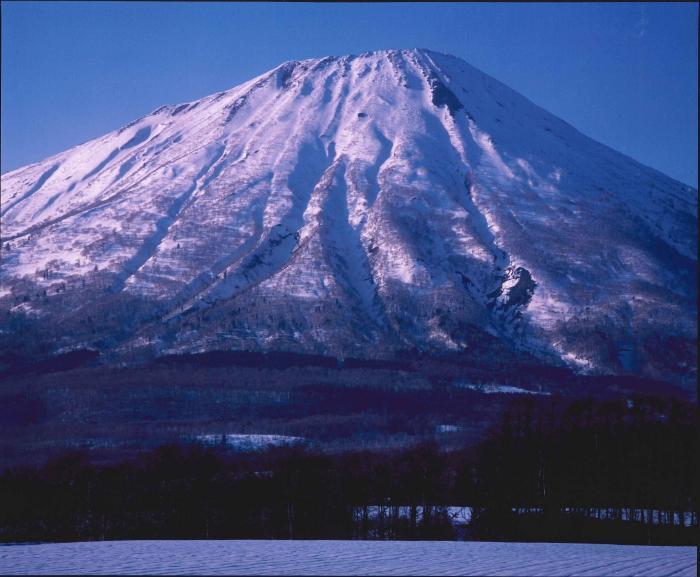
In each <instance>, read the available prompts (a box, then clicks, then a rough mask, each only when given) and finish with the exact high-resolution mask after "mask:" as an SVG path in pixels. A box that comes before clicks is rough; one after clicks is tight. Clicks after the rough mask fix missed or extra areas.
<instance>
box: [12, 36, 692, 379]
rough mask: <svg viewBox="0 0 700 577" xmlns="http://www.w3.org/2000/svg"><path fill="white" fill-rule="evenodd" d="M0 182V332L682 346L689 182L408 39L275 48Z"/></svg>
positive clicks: (638, 357) (147, 346) (67, 344)
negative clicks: (269, 62) (348, 46)
mask: <svg viewBox="0 0 700 577" xmlns="http://www.w3.org/2000/svg"><path fill="white" fill-rule="evenodd" d="M2 188H3V195H2V196H3V200H2V205H1V206H2V220H3V230H2V251H3V259H2V260H3V266H2V269H3V271H2V281H3V282H2V285H3V286H2V289H1V290H0V307H1V308H2V310H3V316H4V320H3V321H2V324H3V325H5V326H7V327H9V328H6V329H4V330H3V335H10V336H11V337H13V338H15V339H18V340H23V341H28V340H31V339H33V338H39V337H38V335H37V330H36V328H31V327H33V326H34V325H36V324H37V323H40V324H49V325H54V326H56V327H59V326H60V327H63V328H60V329H59V328H56V329H53V330H50V331H49V333H51V334H52V338H54V339H55V341H56V342H55V343H53V344H52V345H50V346H49V345H48V344H47V345H46V346H48V347H49V348H51V347H53V350H63V349H66V348H68V349H70V348H71V347H73V348H75V347H80V346H82V347H85V346H88V345H89V346H95V345H97V348H100V349H102V350H109V351H113V352H114V354H115V355H117V356H120V355H121V356H123V355H127V356H128V355H129V354H132V353H134V351H138V350H141V349H143V350H148V351H150V353H151V354H156V355H157V354H177V353H182V352H201V351H205V350H216V349H242V350H245V349H251V350H292V351H297V352H311V353H321V354H334V355H337V356H343V355H345V356H360V357H374V356H380V357H382V356H387V357H390V356H391V355H392V351H396V350H399V349H406V348H411V347H415V348H417V349H418V350H435V351H436V352H439V351H452V352H460V351H461V352H465V351H468V350H469V347H470V342H471V343H473V341H474V339H477V340H478V339H482V338H486V335H489V338H494V339H496V340H498V341H500V342H501V343H505V345H507V346H508V347H510V348H512V349H513V350H516V351H525V352H527V353H528V354H533V355H535V356H537V357H540V358H542V359H545V360H547V361H548V362H555V363H566V364H569V365H572V366H575V367H577V368H578V369H579V370H591V371H603V372H605V371H617V372H629V373H639V374H645V375H648V376H655V377H659V376H662V377H664V378H668V375H669V374H672V375H675V376H676V377H678V378H686V377H687V375H688V374H692V373H694V370H695V366H696V364H697V363H696V359H695V356H694V353H691V352H689V351H690V350H691V349H693V348H694V343H695V341H696V339H695V336H694V335H695V331H696V322H695V318H694V311H695V310H696V305H695V296H696V289H695V276H696V263H697V260H696V251H697V196H696V193H695V192H694V191H693V189H691V188H690V187H687V186H685V185H682V184H681V183H678V182H676V181H674V180H673V179H670V178H668V177H666V176H665V175H662V174H661V173H659V172H658V171H655V170H654V169H650V168H648V167H644V166H643V165H641V164H639V163H637V162H636V161H634V160H632V159H630V158H629V157H626V156H624V155H622V154H620V153H618V152H615V151H614V150H612V149H610V148H609V147H606V146H605V145H602V144H600V143H597V142H595V141H593V140H591V139H590V138H589V137H587V136H585V135H583V134H582V133H580V132H579V131H577V130H576V129H575V128H573V127H571V126H570V125H569V124H567V123H566V122H564V121H562V120H560V119H558V118H556V117H554V116H552V115H550V114H549V113H547V112H546V111H544V110H543V109H542V108H540V107H538V106H537V105H535V104H533V103H532V102H530V101H529V100H527V99H526V98H525V97H523V96H521V95H519V94H518V93H516V92H514V91H512V90H511V89H509V88H508V87H506V86H505V85H503V84H502V83H500V82H498V81H497V80H495V79H492V78H491V77H489V76H487V75H485V74H484V73H482V72H480V71H478V70H476V69H475V68H473V67H471V66H470V65H468V64H467V63H465V62H463V61H461V60H459V59H457V58H455V57H452V56H449V55H444V54H440V53H437V52H433V51H430V50H421V49H414V50H389V51H377V52H370V53H363V54H361V55H358V56H342V57H326V58H320V59H307V60H302V61H289V62H286V63H283V64H281V65H279V66H278V67H276V68H274V69H272V70H270V71H268V72H266V73H263V74H261V75H259V76H257V77H255V78H253V79H251V80H250V81H248V82H245V83H243V84H241V85H238V86H236V87H233V88H232V89H230V90H226V91H223V92H219V93H216V94H213V95H210V96H207V97H204V98H202V99H200V100H196V101H191V102H187V103H178V104H173V105H167V106H164V107H160V108H158V109H156V110H155V111H154V112H153V113H151V114H149V115H146V116H144V117H142V118H139V119H137V120H135V121H133V122H131V123H129V124H127V125H125V126H123V127H122V128H120V129H118V130H115V131H113V132H111V133H109V134H107V135H105V136H103V137H98V138H96V139H93V140H90V141H88V142H86V143H84V144H82V145H79V146H77V147H74V148H72V149H70V150H68V151H65V152H63V153H59V154H57V155H54V156H52V157H49V158H48V159H46V160H44V161H42V162H41V163H36V164H33V165H29V166H27V167H23V168H20V169H17V170H15V171H11V172H9V173H6V174H4V175H2ZM8 243H9V244H8ZM44 291H46V293H45V294H44ZM27 296H29V300H25V297H27ZM120 307H123V308H124V310H123V311H121V312H120ZM88 319H91V320H88ZM13 327H14V328H13ZM66 327H69V328H68V329H67V328H66ZM29 335H33V336H29ZM664 339H666V340H668V339H672V342H673V343H675V344H674V345H673V347H675V348H676V349H677V350H674V351H671V352H672V353H673V354H672V355H671V356H672V357H674V360H673V363H675V364H672V365H670V366H669V364H668V361H664V360H660V359H658V358H656V356H657V355H658V351H656V350H655V349H657V348H658V346H659V345H658V342H657V341H664ZM674 339H675V340H674ZM44 340H45V339H44ZM8 346H9V345H8ZM675 357H678V358H677V359H676V358H675Z"/></svg>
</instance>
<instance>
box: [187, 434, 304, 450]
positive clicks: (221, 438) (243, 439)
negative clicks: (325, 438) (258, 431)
mask: <svg viewBox="0 0 700 577" xmlns="http://www.w3.org/2000/svg"><path fill="white" fill-rule="evenodd" d="M195 439H196V440H197V441H198V442H199V443H203V444H205V445H225V446H227V447H232V448H234V449H237V450H239V451H259V450H261V449H266V448H268V447H282V446H288V445H298V444H301V443H304V438H303V437H290V436H287V435H243V434H224V433H221V434H216V433H210V434H207V435H197V436H196V437H195Z"/></svg>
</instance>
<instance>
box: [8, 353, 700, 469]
mask: <svg viewBox="0 0 700 577" xmlns="http://www.w3.org/2000/svg"><path fill="white" fill-rule="evenodd" d="M15 360H16V359H15ZM81 362H82V363H83V366H80V367H76V366H72V365H75V364H77V363H81ZM98 362H99V361H98V359H97V358H96V353H94V352H88V351H82V352H80V351H77V352H74V353H70V354H68V355H62V356H59V357H55V358H53V359H48V360H44V361H42V362H37V363H34V364H33V365H31V364H30V363H28V362H26V361H24V362H22V363H19V364H18V363H15V364H14V365H12V367H9V366H8V365H7V364H6V365H5V374H4V376H3V377H2V378H1V379H0V433H2V434H1V435H0V465H2V466H8V465H15V464H21V463H25V464H29V463H41V462H43V461H45V460H46V459H47V458H49V457H51V456H53V455H56V454H59V453H61V452H62V451H65V450H66V449H87V450H89V453H90V455H91V458H94V459H95V460H97V461H103V460H106V461H112V460H114V459H119V458H122V457H124V456H128V455H131V454H134V453H137V452H139V451H141V450H143V449H145V448H149V447H154V446H158V445H161V444H165V443H173V442H176V443H180V442H186V443H191V442H194V441H195V440H196V437H197V436H198V435H217V436H220V435H222V434H277V435H288V436H294V437H303V439H304V443H305V444H307V445H308V446H311V447H315V448H320V449H322V450H327V451H332V452H337V451H344V450H348V449H362V448H374V449H377V448H389V447H401V446H408V445H412V444H415V443H417V442H420V441H424V440H426V439H434V440H436V441H437V442H438V443H440V444H441V445H442V446H444V447H460V446H465V445H471V444H473V443H474V442H476V441H478V439H480V438H481V436H482V435H483V434H484V432H485V431H486V430H488V428H489V426H490V425H492V424H493V423H494V422H496V420H497V419H498V417H499V415H500V414H501V413H502V411H503V409H504V408H505V407H507V406H509V404H510V403H512V402H513V401H514V400H515V399H517V398H520V399H522V398H523V397H526V398H528V399H531V402H532V403H534V404H536V405H543V404H553V406H556V405H557V403H559V402H560V401H562V400H571V399H575V398H582V397H589V396H590V397H596V398H601V399H605V398H608V399H610V398H634V397H635V396H639V395H656V396H663V397H676V398H684V397H685V398H687V397H688V394H687V393H685V392H684V391H683V390H681V389H679V388H677V387H675V386H674V385H671V384H668V383H663V382H660V381H652V380H649V379H641V378H638V377H626V376H583V375H576V374H574V373H572V372H570V371H568V370H566V369H562V368H557V367H548V366H542V365H525V364H521V365H511V366H505V365H500V366H499V365H494V366H493V367H487V366H468V365H464V364H461V363H459V362H457V360H456V359H455V358H452V359H450V358H435V357H426V356H423V357H421V356H420V355H419V354H408V353H407V354H406V355H405V358H402V359H395V360H392V361H380V360H360V359H344V360H343V361H342V362H341V361H339V360H338V359H335V358H329V357H323V356H314V355H298V354H293V353H284V352H277V353H267V354H263V353H253V352H243V351H238V352H224V351H214V352H209V353H203V354H198V355H177V356H171V357H162V358H159V359H156V360H155V361H151V362H150V363H147V364H143V365H141V366H132V367H128V368H117V367H112V366H107V365H99V364H97V363H98ZM8 369H10V370H8ZM10 371H12V372H13V374H10ZM479 384H483V385H490V384H500V385H507V386H510V387H518V388H520V389H524V390H527V391H529V392H531V393H532V394H528V395H513V394H487V393H486V392H483V391H478V390H474V389H472V388H469V386H470V385H479Z"/></svg>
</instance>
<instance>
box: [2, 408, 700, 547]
mask: <svg viewBox="0 0 700 577" xmlns="http://www.w3.org/2000/svg"><path fill="white" fill-rule="evenodd" d="M696 423H697V409H696V407H695V405H691V404H689V403H687V402H683V401H679V400H669V399H660V398H653V397H635V398H632V399H621V400H608V401H600V400H593V399H584V400H578V401H573V402H572V401H566V400H563V399H557V398H553V399H551V400H550V401H549V402H548V403H542V402H538V401H536V400H534V399H532V398H528V397H519V398H516V399H515V400H514V401H513V402H512V403H511V404H510V406H509V407H508V409H507V410H506V411H505V412H504V414H503V416H502V418H501V420H500V422H499V423H498V424H497V425H496V426H494V427H493V428H492V430H491V431H490V433H489V434H488V435H487V436H486V437H485V438H484V439H483V440H482V441H481V442H480V443H479V444H478V445H476V446H468V447H463V448H461V449H458V450H449V451H448V450H444V449H441V448H440V447H439V446H438V445H437V444H436V443H434V442H427V443H421V444H419V445H416V446H413V447H410V448H402V449H397V450H383V451H348V452H343V453H324V452H320V451H314V450H312V449H309V448H304V447H276V448H272V449H270V450H267V451H264V452H257V453H236V452H230V451H227V450H225V448H223V447H203V446H199V445H196V444H193V445H166V446H162V447H159V448H157V449H155V450H153V451H148V452H144V453H142V454H141V455H140V456H139V457H137V458H131V459H128V460H124V461H122V462H118V463H111V464H100V463H94V462H91V461H90V458H89V457H90V455H89V453H87V452H70V453H66V454H65V455H63V456H61V457H60V458H58V459H54V460H52V461H51V462H49V463H46V464H45V465H43V466H40V467H22V468H12V469H6V470H5V471H4V472H3V473H2V475H1V476H0V540H2V541H5V542H8V541H36V540H42V541H43V540H47V541H73V540H100V539H108V540H111V539H195V538H196V539H215V538H216V539H244V538H245V539H255V538H260V539H328V538H333V539H366V538H380V539H381V538H384V539H457V538H467V539H483V540H517V541H527V540H538V541H587V542H610V543H613V542H621V543H653V544H691V543H694V542H695V541H696V539H697V514H696V512H697V489H696V485H697V479H696V469H695V461H696V455H697V424H696ZM459 505H466V506H469V507H472V511H473V514H472V520H471V523H470V524H469V525H468V526H466V527H464V528H459V527H456V526H455V525H454V524H453V523H452V522H451V520H450V518H449V515H448V507H450V506H459ZM377 507H380V509H379V511H380V514H379V515H377V514H376V511H377ZM601 510H605V511H606V514H605V515H604V517H605V518H599V517H601V516H600V515H595V514H592V512H595V511H601ZM630 510H635V511H642V513H641V514H637V517H636V520H624V519H625V518H626V517H628V516H629V514H625V512H626V511H627V512H628V513H629V511H630ZM644 511H646V512H648V513H649V514H648V515H645V514H644ZM651 511H657V512H658V511H662V512H666V513H667V514H664V515H660V516H659V515H658V514H657V518H656V519H654V518H652V515H651ZM684 513H691V516H692V519H691V525H692V526H691V527H687V526H686V525H687V524H688V523H687V522H684V521H683V519H684V517H683V514H684ZM679 519H680V520H681V521H680V522H679V521H678V520H679Z"/></svg>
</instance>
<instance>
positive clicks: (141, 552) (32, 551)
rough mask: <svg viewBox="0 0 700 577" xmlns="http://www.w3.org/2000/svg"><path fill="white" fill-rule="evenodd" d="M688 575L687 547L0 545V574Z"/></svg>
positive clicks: (692, 553)
mask: <svg viewBox="0 0 700 577" xmlns="http://www.w3.org/2000/svg"><path fill="white" fill-rule="evenodd" d="M56 573H62V574H66V573H72V574H88V573H89V574H143V573H147V574H153V575H155V574H210V575H223V574H233V575H236V574H249V575H250V574H254V575H290V574H292V575H338V574H343V575H581V576H584V575H589V576H590V575H657V576H658V575H674V576H681V575H692V576H694V575H696V574H697V551H696V549H695V548H693V547H645V546H628V545H589V544H564V543H485V542H454V541H442V542H440V541H413V542H411V541H101V542H92V543H58V544H56V543H54V544H41V545H8V546H4V547H3V546H0V574H3V575H10V574H15V575H16V574H56Z"/></svg>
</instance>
